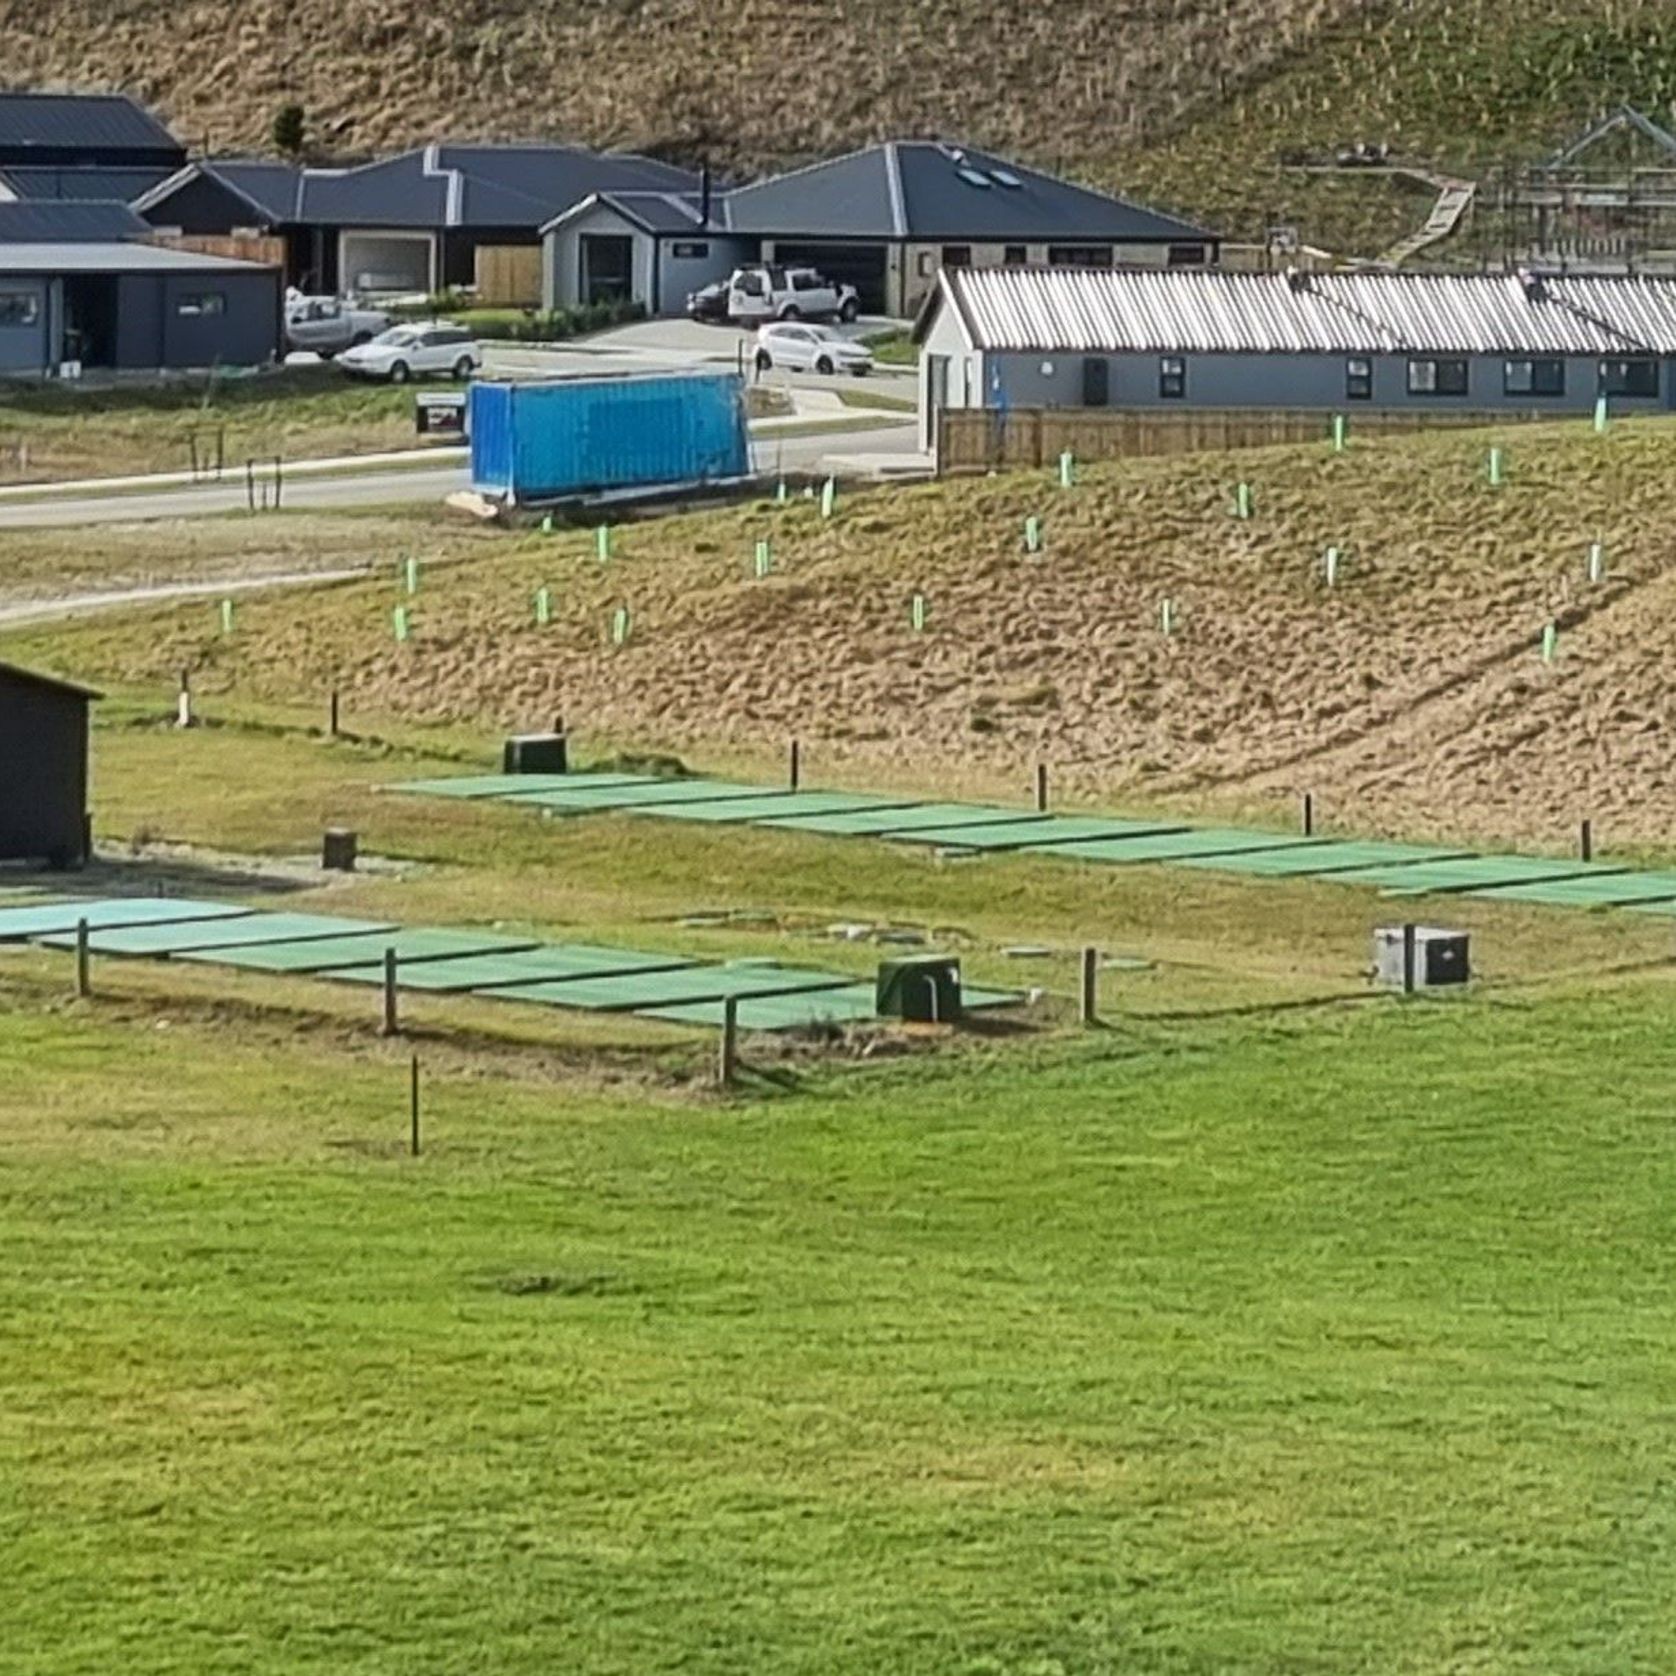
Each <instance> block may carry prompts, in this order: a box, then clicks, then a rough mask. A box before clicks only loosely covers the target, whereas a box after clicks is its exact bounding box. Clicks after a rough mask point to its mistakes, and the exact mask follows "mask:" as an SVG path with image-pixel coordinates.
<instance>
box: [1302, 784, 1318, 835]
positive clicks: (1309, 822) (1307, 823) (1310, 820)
mask: <svg viewBox="0 0 1676 1676" xmlns="http://www.w3.org/2000/svg"><path fill="white" fill-rule="evenodd" d="M1302 812H1303V829H1304V837H1306V838H1313V837H1314V836H1315V793H1314V792H1310V791H1306V792H1305V793H1304V795H1303V811H1302Z"/></svg>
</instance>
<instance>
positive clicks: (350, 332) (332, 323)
mask: <svg viewBox="0 0 1676 1676" xmlns="http://www.w3.org/2000/svg"><path fill="white" fill-rule="evenodd" d="M389 329H390V316H389V315H387V314H386V313H385V312H384V310H383V309H381V308H361V307H360V306H359V305H357V304H355V303H347V302H343V301H341V300H340V299H339V298H337V297H305V296H302V295H301V294H300V293H292V294H291V295H288V296H287V297H286V299H285V343H286V347H287V348H290V349H312V350H313V351H314V353H315V354H316V355H339V354H342V352H343V351H344V350H346V349H350V348H353V347H354V345H356V344H358V343H370V342H371V341H372V340H373V339H374V338H375V337H377V336H378V334H379V333H380V332H387V331H389Z"/></svg>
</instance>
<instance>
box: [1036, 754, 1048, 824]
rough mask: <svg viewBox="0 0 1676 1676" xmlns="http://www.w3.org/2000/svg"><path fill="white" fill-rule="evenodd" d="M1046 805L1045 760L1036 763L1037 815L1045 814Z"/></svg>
mask: <svg viewBox="0 0 1676 1676" xmlns="http://www.w3.org/2000/svg"><path fill="white" fill-rule="evenodd" d="M1047 807H1048V781H1047V764H1046V763H1045V762H1038V763H1037V764H1036V813H1037V814H1038V815H1045V814H1046V813H1047Z"/></svg>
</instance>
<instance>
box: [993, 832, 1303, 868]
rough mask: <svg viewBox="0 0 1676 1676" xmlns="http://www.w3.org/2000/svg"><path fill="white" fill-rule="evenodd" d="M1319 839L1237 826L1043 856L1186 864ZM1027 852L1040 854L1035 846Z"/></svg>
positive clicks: (1101, 842) (1099, 842) (1061, 848)
mask: <svg viewBox="0 0 1676 1676" xmlns="http://www.w3.org/2000/svg"><path fill="white" fill-rule="evenodd" d="M1314 842H1315V840H1313V839H1309V838H1298V837H1296V836H1294V837H1291V838H1285V837H1282V836H1281V835H1280V834H1279V833H1276V832H1242V831H1240V830H1238V829H1237V828H1235V827H1200V828H1198V829H1197V830H1196V831H1192V830H1190V831H1187V832H1166V833H1161V834H1159V835H1158V836H1156V837H1152V838H1096V839H1092V840H1090V841H1089V842H1086V843H1078V844H1054V845H1050V846H1049V847H1048V848H1046V849H1043V850H1042V851H1040V852H1039V853H1040V854H1042V855H1061V856H1070V857H1072V858H1073V859H1075V860H1079V861H1107V862H1126V861H1186V860H1187V859H1188V857H1190V856H1212V855H1239V854H1244V853H1247V852H1251V853H1255V852H1256V851H1258V850H1284V849H1300V850H1301V849H1302V848H1304V846H1306V845H1308V844H1312V843H1314ZM1025 853H1026V854H1027V855H1035V854H1037V853H1038V852H1037V850H1036V849H1035V847H1034V846H1033V845H1032V846H1030V847H1029V848H1028V849H1027V850H1026V851H1025Z"/></svg>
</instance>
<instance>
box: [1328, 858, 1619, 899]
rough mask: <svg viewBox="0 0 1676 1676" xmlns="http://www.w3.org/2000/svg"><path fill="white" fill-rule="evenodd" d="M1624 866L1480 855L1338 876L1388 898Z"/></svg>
mask: <svg viewBox="0 0 1676 1676" xmlns="http://www.w3.org/2000/svg"><path fill="white" fill-rule="evenodd" d="M1624 871H1626V869H1624V868H1622V867H1596V866H1593V865H1591V864H1590V863H1588V862H1585V861H1556V860H1554V859H1553V858H1552V857H1549V858H1548V859H1543V858H1542V857H1540V856H1531V855H1480V856H1472V857H1469V858H1468V859H1467V860H1465V861H1427V862H1417V863H1411V864H1410V865H1408V866H1406V867H1361V868H1357V869H1355V870H1354V871H1352V872H1347V873H1340V874H1337V875H1336V877H1337V878H1338V879H1339V880H1340V881H1341V882H1343V883H1344V884H1354V885H1378V886H1379V887H1380V888H1381V890H1382V891H1383V893H1384V894H1385V895H1386V896H1425V895H1428V894H1438V893H1447V892H1449V891H1467V890H1487V889H1489V888H1490V887H1491V886H1494V885H1540V884H1548V883H1551V882H1552V881H1554V880H1556V879H1573V878H1578V879H1581V878H1587V877H1590V876H1591V875H1592V876H1594V877H1596V878H1606V877H1608V876H1609V875H1614V874H1618V873H1622V872H1624Z"/></svg>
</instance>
